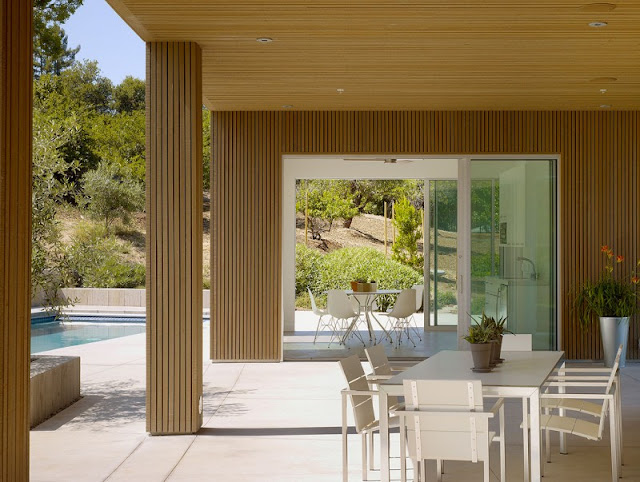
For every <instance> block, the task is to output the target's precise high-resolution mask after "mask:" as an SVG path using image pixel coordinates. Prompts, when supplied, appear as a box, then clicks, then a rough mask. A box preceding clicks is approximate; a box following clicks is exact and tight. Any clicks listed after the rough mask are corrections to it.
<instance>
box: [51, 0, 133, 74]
mask: <svg viewBox="0 0 640 482" xmlns="http://www.w3.org/2000/svg"><path fill="white" fill-rule="evenodd" d="M63 28H64V30H65V32H67V35H68V36H69V47H76V46H78V45H80V52H78V55H76V59H77V60H82V59H87V60H97V61H98V66H99V67H100V69H101V70H102V74H103V75H104V76H105V77H109V78H110V79H111V80H112V81H113V83H114V84H118V83H120V82H121V81H122V79H124V78H125V77H126V76H127V75H133V76H134V77H138V78H140V79H144V77H145V47H144V42H143V41H142V40H141V39H140V37H138V36H137V35H136V33H135V32H134V31H133V30H131V28H129V26H128V25H127V24H126V23H124V20H122V19H121V18H120V17H119V16H118V14H117V13H116V12H115V11H114V10H113V9H112V8H111V7H110V6H109V5H108V4H107V2H106V1H105V0H84V5H82V6H81V7H80V8H79V9H78V10H76V13H74V14H73V16H72V17H71V18H70V19H69V20H67V23H65V24H64V25H63Z"/></svg>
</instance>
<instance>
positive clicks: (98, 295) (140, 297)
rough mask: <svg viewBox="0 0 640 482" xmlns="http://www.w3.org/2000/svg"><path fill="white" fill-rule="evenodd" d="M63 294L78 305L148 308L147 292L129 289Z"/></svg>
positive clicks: (67, 290) (207, 298) (78, 290)
mask: <svg viewBox="0 0 640 482" xmlns="http://www.w3.org/2000/svg"><path fill="white" fill-rule="evenodd" d="M62 294H63V295H64V297H65V298H67V299H69V300H71V302H73V303H74V304H76V305H89V306H131V307H141V308H144V307H145V306H146V290H143V289H127V288H64V289H63V290H62ZM202 301H203V308H204V309H208V308H209V304H210V303H209V301H210V295H209V290H203V299H202Z"/></svg>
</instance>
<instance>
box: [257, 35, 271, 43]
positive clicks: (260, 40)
mask: <svg viewBox="0 0 640 482" xmlns="http://www.w3.org/2000/svg"><path fill="white" fill-rule="evenodd" d="M256 42H260V43H261V44H268V43H269V42H273V39H272V38H269V37H258V38H257V39H256Z"/></svg>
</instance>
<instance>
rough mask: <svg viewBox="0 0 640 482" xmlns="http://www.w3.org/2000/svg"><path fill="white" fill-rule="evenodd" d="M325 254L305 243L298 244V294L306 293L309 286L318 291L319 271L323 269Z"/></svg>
mask: <svg viewBox="0 0 640 482" xmlns="http://www.w3.org/2000/svg"><path fill="white" fill-rule="evenodd" d="M322 258H323V255H322V254H320V253H319V252H318V251H317V250H315V249H312V248H308V247H307V246H305V245H304V244H296V296H298V295H300V294H302V293H306V292H307V287H310V288H311V291H313V292H314V293H316V292H317V291H318V288H319V286H318V272H319V271H321V269H322V268H321V265H322V262H323V261H322Z"/></svg>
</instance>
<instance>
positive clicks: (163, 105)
mask: <svg viewBox="0 0 640 482" xmlns="http://www.w3.org/2000/svg"><path fill="white" fill-rule="evenodd" d="M201 77H202V64H201V52H200V47H199V46H198V45H197V44H195V43H193V42H154V43H148V44H147V180H146V181H147V182H146V184H147V205H146V208H147V209H146V210H147V431H149V432H151V433H152V434H182V433H195V432H196V431H198V429H199V428H200V426H201V424H202V412H201V398H202V80H201Z"/></svg>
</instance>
